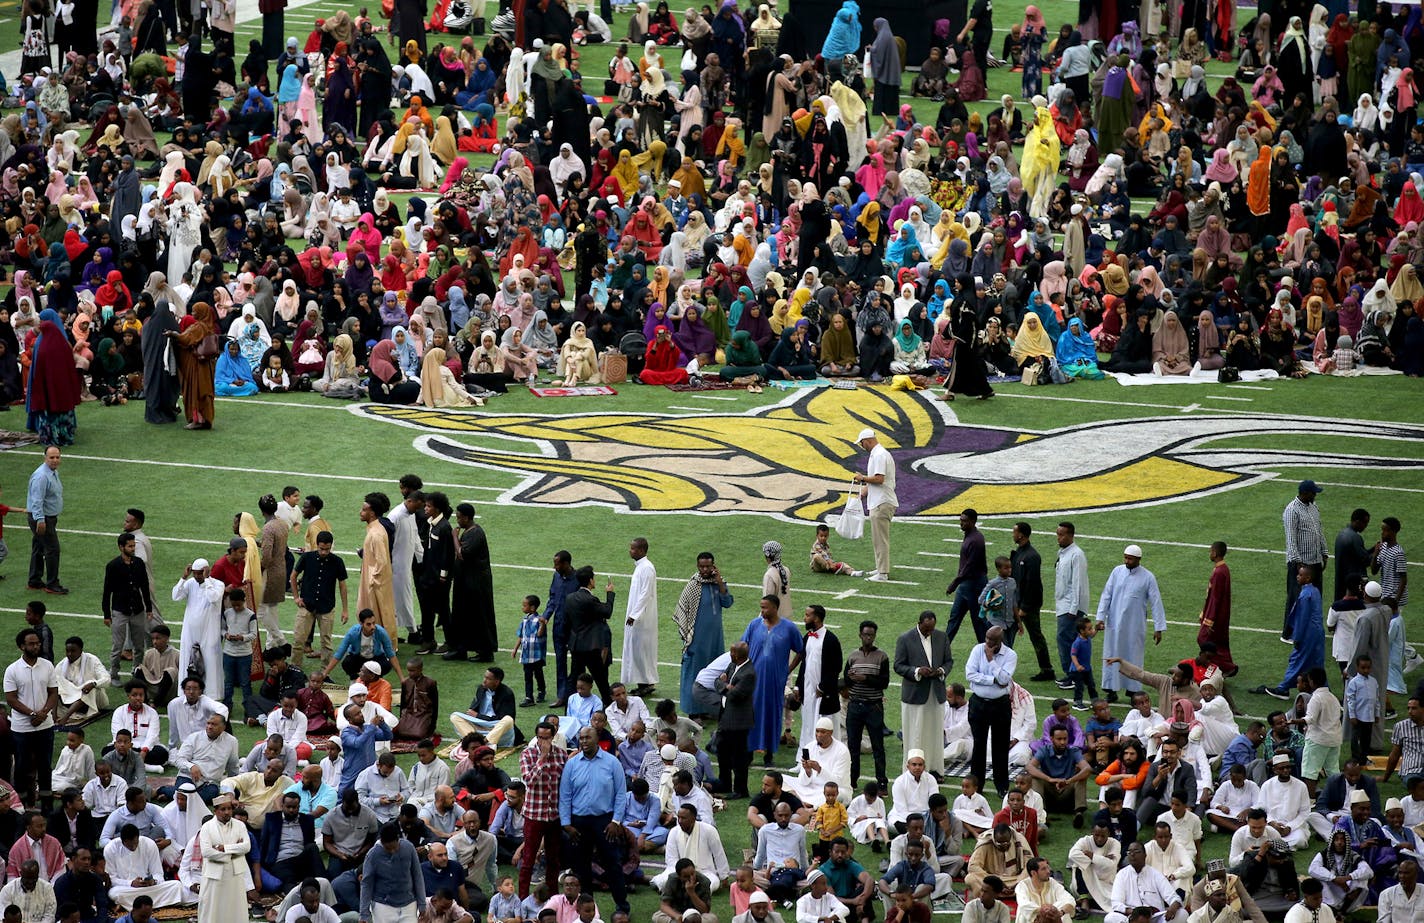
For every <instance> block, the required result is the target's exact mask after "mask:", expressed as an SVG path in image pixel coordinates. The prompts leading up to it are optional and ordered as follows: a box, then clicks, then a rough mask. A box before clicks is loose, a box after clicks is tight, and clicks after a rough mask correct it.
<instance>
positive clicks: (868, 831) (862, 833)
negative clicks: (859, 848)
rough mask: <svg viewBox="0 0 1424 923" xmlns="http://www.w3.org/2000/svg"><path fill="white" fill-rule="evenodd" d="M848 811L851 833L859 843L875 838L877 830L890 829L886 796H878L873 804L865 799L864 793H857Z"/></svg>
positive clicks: (887, 830)
mask: <svg viewBox="0 0 1424 923" xmlns="http://www.w3.org/2000/svg"><path fill="white" fill-rule="evenodd" d="M847 813H848V814H849V816H850V835H851V836H853V837H855V839H856V842H858V843H869V842H870V841H871V840H872V839H874V838H875V834H876V832H877V831H881V830H884V831H886V832H889V830H890V827H889V825H888V824H887V823H886V822H885V799H884V798H876V799H875V803H874V804H871V803H870V802H868V801H866V800H865V796H864V795H856V796H855V800H854V801H852V802H851V803H850V808H849V810H848V812H847Z"/></svg>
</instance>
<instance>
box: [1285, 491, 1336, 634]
mask: <svg viewBox="0 0 1424 923" xmlns="http://www.w3.org/2000/svg"><path fill="white" fill-rule="evenodd" d="M1319 493H1320V487H1319V486H1318V485H1317V484H1316V483H1315V482H1314V481H1308V480H1307V481H1301V482H1300V485H1299V486H1298V487H1297V488H1296V493H1295V499H1294V500H1292V501H1291V502H1290V503H1287V504H1286V508H1285V512H1283V513H1282V514H1281V520H1282V521H1283V522H1284V523H1285V529H1286V608H1285V616H1284V618H1283V620H1282V623H1281V640H1282V641H1290V640H1291V617H1290V616H1291V609H1292V608H1293V607H1294V606H1295V598H1296V596H1298V595H1300V584H1298V583H1297V582H1296V573H1297V571H1299V569H1300V566H1301V565H1302V564H1304V565H1306V566H1308V567H1309V568H1310V573H1311V583H1313V584H1315V586H1316V588H1319V587H1320V586H1321V580H1322V575H1323V574H1324V573H1325V560H1326V558H1327V557H1329V552H1328V550H1327V549H1326V547H1325V533H1324V532H1322V531H1321V529H1320V508H1319V507H1318V506H1316V505H1315V497H1316V495H1317V494H1319Z"/></svg>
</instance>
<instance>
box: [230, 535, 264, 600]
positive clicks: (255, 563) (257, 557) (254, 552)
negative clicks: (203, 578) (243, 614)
mask: <svg viewBox="0 0 1424 923" xmlns="http://www.w3.org/2000/svg"><path fill="white" fill-rule="evenodd" d="M237 534H238V536H239V537H241V538H244V539H246V540H247V570H246V571H245V572H244V573H243V578H244V579H245V580H247V582H248V583H251V584H252V596H253V598H252V599H249V600H248V602H249V603H251V604H252V605H254V606H255V605H257V604H258V603H260V602H262V592H263V589H264V588H265V587H266V585H267V581H266V580H265V579H264V578H263V575H262V548H261V547H260V546H259V545H258V539H259V538H261V536H262V530H261V529H259V528H258V527H257V520H256V518H254V517H253V515H252V514H251V513H239V514H238V516H237Z"/></svg>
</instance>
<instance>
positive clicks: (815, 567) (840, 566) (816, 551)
mask: <svg viewBox="0 0 1424 923" xmlns="http://www.w3.org/2000/svg"><path fill="white" fill-rule="evenodd" d="M811 572H812V573H814V574H840V575H841V576H844V577H859V576H860V571H858V570H856V569H855V568H854V567H851V566H850V565H849V564H844V563H841V562H839V561H837V560H836V559H835V558H834V557H832V556H831V527H830V526H828V525H826V524H825V523H821V524H820V525H818V526H816V541H815V543H814V544H812V545H811Z"/></svg>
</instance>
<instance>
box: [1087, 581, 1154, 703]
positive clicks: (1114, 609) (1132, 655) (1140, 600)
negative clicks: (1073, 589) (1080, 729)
mask: <svg viewBox="0 0 1424 923" xmlns="http://www.w3.org/2000/svg"><path fill="white" fill-rule="evenodd" d="M1148 615H1151V616H1152V627H1153V629H1154V630H1156V631H1166V630H1167V612H1166V610H1165V609H1164V608H1163V607H1162V593H1161V591H1159V590H1158V588H1157V578H1156V577H1155V576H1153V574H1152V572H1151V571H1150V570H1148V569H1147V568H1145V567H1143V566H1141V565H1140V564H1139V565H1138V566H1137V567H1134V568H1131V569H1129V568H1128V566H1127V565H1126V564H1119V565H1118V566H1117V567H1114V568H1113V571H1112V574H1111V575H1109V576H1108V582H1107V583H1106V584H1104V586H1103V594H1102V595H1101V596H1099V597H1098V616H1097V618H1098V621H1099V622H1102V623H1103V624H1104V625H1105V626H1106V634H1105V636H1104V640H1103V665H1102V668H1103V672H1102V681H1101V682H1102V687H1103V688H1104V689H1111V690H1114V691H1116V690H1130V691H1132V692H1136V691H1137V690H1138V689H1141V688H1142V684H1141V683H1139V682H1138V681H1137V680H1134V679H1125V678H1123V677H1122V676H1121V675H1120V673H1119V672H1118V668H1117V664H1115V663H1114V664H1109V663H1107V658H1109V657H1121V658H1122V659H1123V660H1126V661H1127V662H1128V663H1142V662H1143V661H1142V657H1143V654H1144V653H1145V652H1146V650H1147V617H1148Z"/></svg>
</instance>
